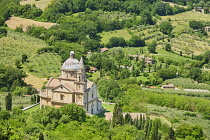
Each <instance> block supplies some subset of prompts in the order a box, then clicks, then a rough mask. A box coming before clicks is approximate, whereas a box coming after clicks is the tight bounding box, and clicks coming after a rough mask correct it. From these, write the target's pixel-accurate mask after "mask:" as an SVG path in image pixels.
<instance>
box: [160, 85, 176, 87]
mask: <svg viewBox="0 0 210 140" xmlns="http://www.w3.org/2000/svg"><path fill="white" fill-rule="evenodd" d="M162 87H174V84H168V85H162Z"/></svg>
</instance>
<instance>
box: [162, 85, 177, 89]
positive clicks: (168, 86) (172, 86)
mask: <svg viewBox="0 0 210 140" xmlns="http://www.w3.org/2000/svg"><path fill="white" fill-rule="evenodd" d="M161 88H162V89H175V86H174V84H166V85H162V87H161Z"/></svg>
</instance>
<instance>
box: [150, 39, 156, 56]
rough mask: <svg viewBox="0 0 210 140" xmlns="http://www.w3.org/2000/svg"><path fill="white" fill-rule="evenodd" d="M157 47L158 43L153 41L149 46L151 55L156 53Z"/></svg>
mask: <svg viewBox="0 0 210 140" xmlns="http://www.w3.org/2000/svg"><path fill="white" fill-rule="evenodd" d="M156 46H157V42H156V41H155V40H153V41H152V42H151V43H150V44H149V46H148V51H149V52H150V53H156Z"/></svg>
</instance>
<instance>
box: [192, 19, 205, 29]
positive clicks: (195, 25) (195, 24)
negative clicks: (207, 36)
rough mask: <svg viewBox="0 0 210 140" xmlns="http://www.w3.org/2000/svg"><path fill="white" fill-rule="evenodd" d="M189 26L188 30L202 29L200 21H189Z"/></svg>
mask: <svg viewBox="0 0 210 140" xmlns="http://www.w3.org/2000/svg"><path fill="white" fill-rule="evenodd" d="M189 26H190V28H193V29H194V30H197V29H202V28H203V27H204V25H203V23H202V21H196V20H191V21H189Z"/></svg>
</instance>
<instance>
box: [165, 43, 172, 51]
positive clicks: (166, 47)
mask: <svg viewBox="0 0 210 140" xmlns="http://www.w3.org/2000/svg"><path fill="white" fill-rule="evenodd" d="M165 50H166V51H169V52H171V45H170V44H169V43H167V44H166V46H165Z"/></svg>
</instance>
